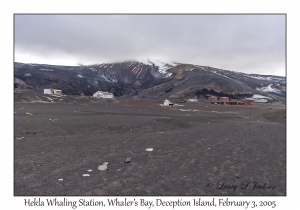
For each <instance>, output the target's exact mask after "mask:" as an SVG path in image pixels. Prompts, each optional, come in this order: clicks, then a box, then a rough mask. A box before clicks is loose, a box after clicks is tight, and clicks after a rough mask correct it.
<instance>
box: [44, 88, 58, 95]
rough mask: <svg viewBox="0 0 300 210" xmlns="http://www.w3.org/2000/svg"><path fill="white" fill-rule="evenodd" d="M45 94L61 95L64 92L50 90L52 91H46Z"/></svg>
mask: <svg viewBox="0 0 300 210" xmlns="http://www.w3.org/2000/svg"><path fill="white" fill-rule="evenodd" d="M44 94H51V95H52V94H53V95H61V94H62V91H61V90H57V89H53V88H50V89H44Z"/></svg>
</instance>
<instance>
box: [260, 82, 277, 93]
mask: <svg viewBox="0 0 300 210" xmlns="http://www.w3.org/2000/svg"><path fill="white" fill-rule="evenodd" d="M272 86H273V84H269V85H268V86H266V87H261V88H256V90H259V91H262V92H273V93H281V91H280V90H278V89H276V88H273V87H272Z"/></svg>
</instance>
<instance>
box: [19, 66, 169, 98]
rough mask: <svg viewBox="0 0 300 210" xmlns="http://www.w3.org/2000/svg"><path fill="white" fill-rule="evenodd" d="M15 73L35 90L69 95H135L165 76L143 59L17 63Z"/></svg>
mask: <svg viewBox="0 0 300 210" xmlns="http://www.w3.org/2000/svg"><path fill="white" fill-rule="evenodd" d="M14 75H15V78H17V79H20V80H22V81H24V82H25V83H26V84H28V85H30V86H32V87H33V88H35V89H41V88H57V89H61V90H62V91H63V92H64V93H66V94H80V93H85V94H86V95H92V94H93V93H94V92H96V91H98V90H103V91H110V92H113V93H114V94H115V95H116V96H121V95H135V94H136V90H135V89H136V88H137V87H140V86H145V87H147V85H148V83H151V82H152V81H153V80H155V79H157V78H161V77H162V76H163V75H162V74H161V73H160V72H159V71H158V69H156V68H154V67H153V66H150V65H145V64H143V63H140V62H123V63H115V64H101V65H92V66H74V67H70V66H52V65H39V64H21V63H16V64H15V71H14Z"/></svg>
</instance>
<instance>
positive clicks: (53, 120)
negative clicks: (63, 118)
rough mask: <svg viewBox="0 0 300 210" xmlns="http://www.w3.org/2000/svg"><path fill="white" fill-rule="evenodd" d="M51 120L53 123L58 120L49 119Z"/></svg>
mask: <svg viewBox="0 0 300 210" xmlns="http://www.w3.org/2000/svg"><path fill="white" fill-rule="evenodd" d="M49 120H51V121H52V122H55V121H57V119H49Z"/></svg>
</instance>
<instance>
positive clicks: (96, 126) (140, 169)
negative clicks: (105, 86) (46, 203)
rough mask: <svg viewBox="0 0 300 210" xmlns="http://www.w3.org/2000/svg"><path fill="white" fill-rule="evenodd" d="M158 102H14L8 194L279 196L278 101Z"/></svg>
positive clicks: (281, 116)
mask: <svg viewBox="0 0 300 210" xmlns="http://www.w3.org/2000/svg"><path fill="white" fill-rule="evenodd" d="M83 100H85V101H83ZM160 103H162V102H161V101H154V100H151V101H150V100H132V99H119V100H114V101H101V100H97V101H90V100H87V99H82V101H81V99H77V100H75V99H74V101H73V103H71V100H70V102H68V103H63V102H57V103H24V102H15V114H14V115H15V120H14V122H15V124H14V195H38V196H41V195H47V196H48V195H56V196H58V195H77V196H79V195H89V196H91V195H115V196H117V195H126V196H129V195H152V196H158V195H178V196H181V195H195V196H200V195H224V196H230V195H286V125H285V106H284V105H281V104H262V105H259V104H256V105H254V106H251V107H250V106H228V105H227V106H221V105H212V104H208V103H195V104H188V103H184V104H182V105H185V106H182V107H173V108H170V107H163V106H159V104H160ZM271 108H272V109H271ZM181 109H182V110H181ZM25 112H29V113H32V114H33V115H25ZM50 119H51V120H50ZM22 137H23V138H22ZM146 148H153V151H146V150H145V149H146ZM127 157H132V161H131V162H130V163H124V161H125V159H126V158H127ZM106 161H107V162H109V165H108V170H107V171H100V170H98V169H97V168H98V166H99V165H101V164H102V163H103V162H106ZM88 169H92V170H93V171H92V172H87V170H88ZM83 174H90V176H88V177H83V176H82V175H83ZM61 178H62V179H63V181H59V179H61ZM247 183H248V186H247V187H245V186H246V184H247ZM255 184H256V188H255V187H254V186H255ZM258 185H259V186H260V187H258ZM234 186H237V188H236V189H234ZM243 187H244V188H246V189H243ZM253 188H254V189H253ZM267 188H268V189H267Z"/></svg>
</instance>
